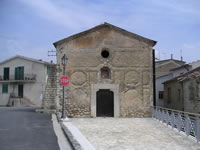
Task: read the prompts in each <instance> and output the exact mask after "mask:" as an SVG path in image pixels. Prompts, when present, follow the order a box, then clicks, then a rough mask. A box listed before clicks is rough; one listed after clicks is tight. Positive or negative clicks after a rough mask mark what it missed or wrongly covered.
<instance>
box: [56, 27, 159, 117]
mask: <svg viewBox="0 0 200 150" xmlns="http://www.w3.org/2000/svg"><path fill="white" fill-rule="evenodd" d="M155 44H156V41H153V40H150V39H147V38H144V37H142V36H140V35H137V34H134V33H131V32H128V31H126V30H124V29H121V28H119V27H116V26H114V25H111V24H108V23H104V24H101V25H98V26H95V27H93V28H91V29H89V30H86V31H83V32H81V33H78V34H75V35H72V36H70V37H68V38H65V39H62V40H60V41H57V42H55V43H54V46H55V47H56V53H57V64H58V68H59V69H58V70H59V73H57V78H58V79H59V78H60V77H61V76H63V69H62V68H63V67H62V63H61V58H62V57H63V55H64V54H65V55H66V56H67V58H68V61H67V65H66V75H67V76H68V77H69V79H70V84H69V85H68V86H67V87H66V92H67V95H66V113H67V116H69V117H147V116H150V115H151V106H152V103H153V53H152V51H153V49H152V48H153V46H154V45H155ZM61 89H62V88H59V90H60V92H57V94H58V101H60V105H61V104H62V92H61Z"/></svg>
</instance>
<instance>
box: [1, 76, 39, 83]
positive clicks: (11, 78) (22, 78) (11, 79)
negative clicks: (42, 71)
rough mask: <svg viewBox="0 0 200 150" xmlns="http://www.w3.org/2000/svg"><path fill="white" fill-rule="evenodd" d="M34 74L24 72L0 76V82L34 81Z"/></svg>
mask: <svg viewBox="0 0 200 150" xmlns="http://www.w3.org/2000/svg"><path fill="white" fill-rule="evenodd" d="M35 81H36V74H24V76H15V75H10V76H9V78H8V77H4V76H0V82H35Z"/></svg>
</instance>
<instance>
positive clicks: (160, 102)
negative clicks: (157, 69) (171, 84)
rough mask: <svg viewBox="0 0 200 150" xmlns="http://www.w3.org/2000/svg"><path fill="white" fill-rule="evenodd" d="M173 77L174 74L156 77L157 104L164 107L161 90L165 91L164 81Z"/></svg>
mask: <svg viewBox="0 0 200 150" xmlns="http://www.w3.org/2000/svg"><path fill="white" fill-rule="evenodd" d="M172 78H173V75H172V74H168V75H165V76H161V77H159V78H156V106H159V107H164V99H159V91H164V84H162V83H163V82H165V81H167V80H170V79H172Z"/></svg>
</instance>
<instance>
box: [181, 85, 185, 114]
mask: <svg viewBox="0 0 200 150" xmlns="http://www.w3.org/2000/svg"><path fill="white" fill-rule="evenodd" d="M181 88H182V98H181V99H182V111H184V110H185V108H184V103H185V101H184V89H183V81H182V82H181Z"/></svg>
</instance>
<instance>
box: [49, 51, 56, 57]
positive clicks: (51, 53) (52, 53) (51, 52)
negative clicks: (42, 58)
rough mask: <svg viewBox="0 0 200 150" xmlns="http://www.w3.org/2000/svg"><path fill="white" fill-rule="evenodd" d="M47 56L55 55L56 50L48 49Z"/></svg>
mask: <svg viewBox="0 0 200 150" xmlns="http://www.w3.org/2000/svg"><path fill="white" fill-rule="evenodd" d="M48 56H57V54H56V51H54V50H50V51H48Z"/></svg>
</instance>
